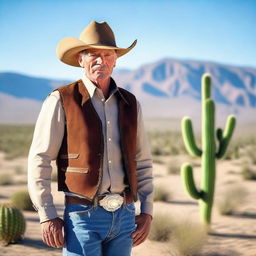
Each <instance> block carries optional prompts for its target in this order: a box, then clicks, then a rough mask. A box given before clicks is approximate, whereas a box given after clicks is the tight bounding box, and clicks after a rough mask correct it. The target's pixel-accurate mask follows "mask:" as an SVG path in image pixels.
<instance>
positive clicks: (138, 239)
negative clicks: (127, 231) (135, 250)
mask: <svg viewBox="0 0 256 256" xmlns="http://www.w3.org/2000/svg"><path fill="white" fill-rule="evenodd" d="M151 221H152V216H151V215H149V214H146V213H141V214H140V215H138V216H136V218H135V223H136V224H137V228H136V230H135V231H134V232H133V233H132V238H133V246H137V245H139V244H141V243H142V242H144V241H145V240H146V238H147V236H148V234H149V231H150V226H151Z"/></svg>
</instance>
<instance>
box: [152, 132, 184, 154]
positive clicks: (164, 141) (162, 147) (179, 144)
mask: <svg viewBox="0 0 256 256" xmlns="http://www.w3.org/2000/svg"><path fill="white" fill-rule="evenodd" d="M149 140H150V145H151V151H152V154H153V155H156V156H159V155H178V154H181V153H184V152H185V148H184V145H183V141H182V137H181V133H180V132H171V131H162V132H160V131H151V132H149Z"/></svg>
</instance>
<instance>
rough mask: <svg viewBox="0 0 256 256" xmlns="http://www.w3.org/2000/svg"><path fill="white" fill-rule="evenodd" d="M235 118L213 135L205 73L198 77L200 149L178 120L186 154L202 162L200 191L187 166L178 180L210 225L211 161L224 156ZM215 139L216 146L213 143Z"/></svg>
mask: <svg viewBox="0 0 256 256" xmlns="http://www.w3.org/2000/svg"><path fill="white" fill-rule="evenodd" d="M235 121H236V120H235V117H234V116H229V117H228V120H227V124H226V128H225V131H224V133H223V131H222V129H217V131H216V135H215V105H214V101H213V100H212V99H211V78H210V76H209V75H208V74H205V75H203V77H202V150H201V149H200V148H198V147H197V145H196V142H195V139H194V133H193V129H192V122H191V120H190V119H189V118H188V117H184V118H183V120H182V135H183V140H184V143H185V146H186V149H187V151H188V152H189V153H190V155H192V156H198V157H201V159H202V182H201V185H202V188H201V190H198V189H197V188H196V186H195V182H194V178H193V169H192V166H191V165H190V164H184V165H183V166H182V170H181V173H182V178H183V182H184V186H185V188H186V190H187V192H188V193H189V194H190V196H191V197H193V198H195V199H199V202H200V206H201V218H202V220H203V222H204V223H206V224H210V223H211V210H212V205H213V198H214V186H215V172H216V170H215V169H216V167H215V165H216V164H215V162H216V158H217V159H220V158H222V157H223V156H224V154H225V152H226V150H227V147H228V144H229V141H230V139H231V136H232V133H233V130H234V127H235ZM215 136H216V137H217V140H218V144H217V145H216V143H215Z"/></svg>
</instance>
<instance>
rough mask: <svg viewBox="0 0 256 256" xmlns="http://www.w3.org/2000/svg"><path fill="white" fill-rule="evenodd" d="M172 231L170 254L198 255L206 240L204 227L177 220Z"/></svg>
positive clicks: (189, 221)
mask: <svg viewBox="0 0 256 256" xmlns="http://www.w3.org/2000/svg"><path fill="white" fill-rule="evenodd" d="M172 229H173V231H172V234H171V240H170V248H171V249H170V252H171V253H174V252H175V255H184V256H195V255H198V254H199V253H200V251H201V249H202V247H203V245H204V244H205V242H206V240H207V229H206V227H205V226H203V225H202V224H200V223H197V222H194V221H192V220H189V219H185V218H181V219H180V218H179V220H178V221H177V222H175V225H174V227H173V228H172ZM172 255H173V254H172Z"/></svg>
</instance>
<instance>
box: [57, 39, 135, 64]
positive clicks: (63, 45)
mask: <svg viewBox="0 0 256 256" xmlns="http://www.w3.org/2000/svg"><path fill="white" fill-rule="evenodd" d="M136 43H137V40H135V41H134V42H133V43H132V44H131V45H130V46H129V47H128V48H119V47H116V46H108V45H100V44H85V42H83V41H82V40H79V39H77V38H74V37H67V38H64V39H63V40H61V41H60V42H59V44H58V45H57V49H56V54H57V57H58V58H59V60H61V61H62V62H64V63H66V64H68V65H71V66H75V67H80V64H79V63H78V61H77V55H78V53H79V52H81V51H83V50H86V49H110V50H115V51H116V53H117V56H118V57H121V56H123V55H125V54H126V53H128V52H129V51H130V50H131V49H132V48H133V47H134V46H135V45H136Z"/></svg>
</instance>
